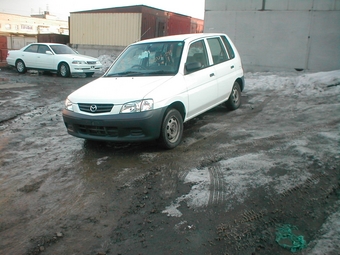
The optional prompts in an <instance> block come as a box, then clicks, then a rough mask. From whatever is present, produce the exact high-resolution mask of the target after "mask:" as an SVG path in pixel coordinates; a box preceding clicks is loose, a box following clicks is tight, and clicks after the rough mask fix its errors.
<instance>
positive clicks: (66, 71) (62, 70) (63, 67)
mask: <svg viewBox="0 0 340 255" xmlns="http://www.w3.org/2000/svg"><path fill="white" fill-rule="evenodd" d="M58 74H59V75H60V76H61V77H70V68H69V66H68V64H66V63H61V64H59V68H58Z"/></svg>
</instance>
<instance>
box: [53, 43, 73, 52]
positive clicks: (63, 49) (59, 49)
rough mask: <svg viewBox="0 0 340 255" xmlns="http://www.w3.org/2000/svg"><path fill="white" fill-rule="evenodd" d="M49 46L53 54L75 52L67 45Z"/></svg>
mask: <svg viewBox="0 0 340 255" xmlns="http://www.w3.org/2000/svg"><path fill="white" fill-rule="evenodd" d="M51 48H52V50H53V51H54V53H55V54H77V52H75V51H74V50H72V49H71V48H70V47H68V46H67V45H51Z"/></svg>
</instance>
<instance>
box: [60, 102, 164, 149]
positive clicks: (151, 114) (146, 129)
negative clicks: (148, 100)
mask: <svg viewBox="0 0 340 255" xmlns="http://www.w3.org/2000/svg"><path fill="white" fill-rule="evenodd" d="M164 111H165V108H161V109H156V110H152V111H146V112H141V113H126V114H115V115H101V116H93V115H86V114H81V113H75V112H72V111H69V110H66V109H64V110H63V112H62V115H63V119H64V123H65V126H66V129H67V132H68V133H69V134H70V135H73V136H75V137H79V138H84V139H89V140H98V141H112V142H137V141H149V140H155V139H157V138H158V137H159V135H160V130H161V125H162V120H163V116H164Z"/></svg>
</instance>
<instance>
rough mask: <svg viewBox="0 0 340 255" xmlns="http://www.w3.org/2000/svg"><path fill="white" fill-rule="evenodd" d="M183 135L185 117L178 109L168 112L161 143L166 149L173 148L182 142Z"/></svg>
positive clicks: (160, 138) (162, 130) (164, 120)
mask: <svg viewBox="0 0 340 255" xmlns="http://www.w3.org/2000/svg"><path fill="white" fill-rule="evenodd" d="M182 135H183V118H182V115H181V114H180V113H179V111H177V110H176V109H170V110H169V111H167V112H166V114H165V117H164V119H163V123H162V127H161V135H160V137H159V140H160V143H161V145H162V147H163V148H165V149H173V148H175V147H176V146H177V145H179V144H180V142H181V140H182Z"/></svg>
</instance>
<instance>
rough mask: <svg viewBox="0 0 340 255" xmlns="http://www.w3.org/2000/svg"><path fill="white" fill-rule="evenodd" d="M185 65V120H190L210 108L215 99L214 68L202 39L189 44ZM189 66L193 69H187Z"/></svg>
mask: <svg viewBox="0 0 340 255" xmlns="http://www.w3.org/2000/svg"><path fill="white" fill-rule="evenodd" d="M184 57H185V56H184ZM185 65H186V70H185V75H184V80H185V83H186V85H187V90H188V99H189V100H188V101H189V107H188V108H189V109H188V111H187V118H188V119H190V118H192V117H194V116H196V115H198V114H200V113H202V112H204V111H206V109H207V108H211V105H213V104H214V103H215V102H216V97H217V87H216V80H215V74H214V67H213V66H211V65H210V63H209V57H208V53H207V47H206V44H205V41H204V40H203V39H202V40H198V41H195V42H193V43H191V45H190V46H189V51H188V55H187V56H186V64H185ZM190 66H191V67H195V68H194V69H189V67H190Z"/></svg>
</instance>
